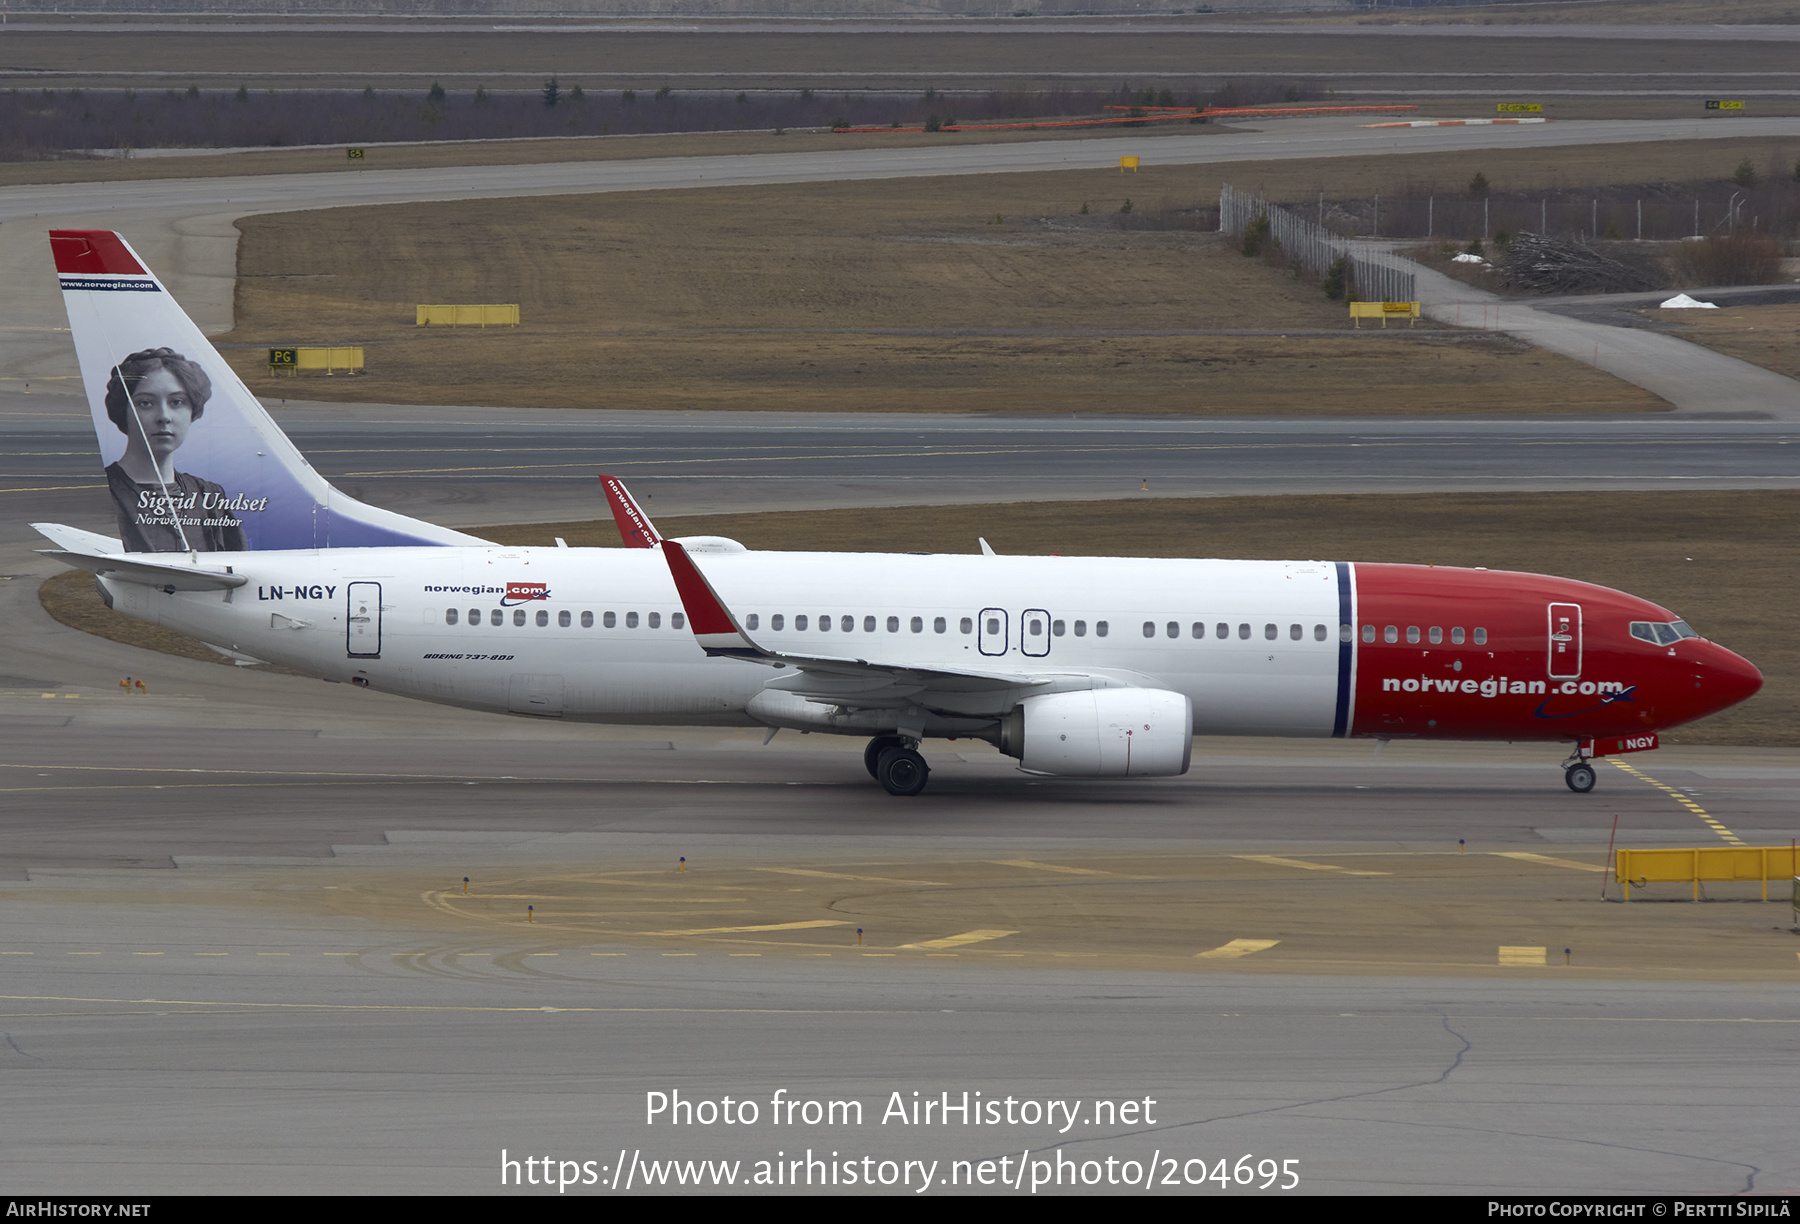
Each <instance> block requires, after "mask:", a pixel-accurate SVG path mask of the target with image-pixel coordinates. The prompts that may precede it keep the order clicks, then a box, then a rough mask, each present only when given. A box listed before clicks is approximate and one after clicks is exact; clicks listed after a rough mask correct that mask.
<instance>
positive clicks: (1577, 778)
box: [1563, 764, 1595, 795]
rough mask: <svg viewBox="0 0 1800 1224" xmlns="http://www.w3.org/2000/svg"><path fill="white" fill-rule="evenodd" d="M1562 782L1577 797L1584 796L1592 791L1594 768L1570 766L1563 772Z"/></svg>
mask: <svg viewBox="0 0 1800 1224" xmlns="http://www.w3.org/2000/svg"><path fill="white" fill-rule="evenodd" d="M1563 781H1564V782H1567V783H1568V784H1569V789H1570V790H1572V791H1574V792H1575V793H1576V794H1577V795H1585V794H1587V793H1588V792H1589V791H1591V790H1593V789H1594V781H1595V777H1594V767H1593V766H1592V765H1585V764H1583V765H1571V766H1569V767H1568V768H1567V769H1565V770H1563Z"/></svg>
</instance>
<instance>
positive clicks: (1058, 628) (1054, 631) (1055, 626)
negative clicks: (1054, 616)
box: [1050, 621, 1066, 637]
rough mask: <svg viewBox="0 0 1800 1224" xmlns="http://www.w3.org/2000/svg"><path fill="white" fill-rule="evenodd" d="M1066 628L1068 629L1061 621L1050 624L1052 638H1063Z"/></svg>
mask: <svg viewBox="0 0 1800 1224" xmlns="http://www.w3.org/2000/svg"><path fill="white" fill-rule="evenodd" d="M1064 628H1066V626H1065V625H1064V624H1063V623H1062V622H1061V621H1051V622H1050V634H1051V636H1052V637H1061V636H1062V635H1063V630H1064Z"/></svg>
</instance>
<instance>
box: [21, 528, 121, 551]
mask: <svg viewBox="0 0 1800 1224" xmlns="http://www.w3.org/2000/svg"><path fill="white" fill-rule="evenodd" d="M31 529H32V530H33V531H35V532H37V533H38V534H39V535H41V536H43V537H44V538H45V539H46V540H49V541H50V542H51V543H52V544H54V545H56V546H57V547H58V548H65V549H67V550H68V551H70V552H76V553H92V554H94V555H96V556H106V555H107V554H109V553H122V552H124V551H125V545H124V544H122V543H120V542H119V541H118V540H116V539H114V538H113V537H111V536H103V535H101V534H100V533H99V532H96V531H83V530H82V529H81V528H79V527H65V526H63V525H62V524H61V523H33V524H32V525H31Z"/></svg>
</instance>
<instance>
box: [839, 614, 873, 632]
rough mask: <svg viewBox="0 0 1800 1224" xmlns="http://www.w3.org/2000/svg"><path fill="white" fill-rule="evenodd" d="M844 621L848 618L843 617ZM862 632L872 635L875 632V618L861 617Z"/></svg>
mask: <svg viewBox="0 0 1800 1224" xmlns="http://www.w3.org/2000/svg"><path fill="white" fill-rule="evenodd" d="M844 619H845V620H848V619H850V618H849V617H845V618H844ZM863 632H864V633H874V632H875V618H874V617H873V616H865V617H863Z"/></svg>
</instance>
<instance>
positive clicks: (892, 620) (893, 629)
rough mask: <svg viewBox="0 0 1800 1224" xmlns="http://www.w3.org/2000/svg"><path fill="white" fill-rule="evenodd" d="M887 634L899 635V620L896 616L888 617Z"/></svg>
mask: <svg viewBox="0 0 1800 1224" xmlns="http://www.w3.org/2000/svg"><path fill="white" fill-rule="evenodd" d="M888 632H889V633H899V632H900V618H899V617H898V616H890V617H888Z"/></svg>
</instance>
